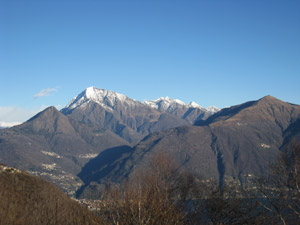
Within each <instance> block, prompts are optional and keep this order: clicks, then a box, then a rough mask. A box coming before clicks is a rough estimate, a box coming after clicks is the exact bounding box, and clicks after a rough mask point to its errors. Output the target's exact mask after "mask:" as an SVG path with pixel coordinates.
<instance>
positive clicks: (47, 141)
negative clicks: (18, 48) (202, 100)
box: [0, 87, 217, 195]
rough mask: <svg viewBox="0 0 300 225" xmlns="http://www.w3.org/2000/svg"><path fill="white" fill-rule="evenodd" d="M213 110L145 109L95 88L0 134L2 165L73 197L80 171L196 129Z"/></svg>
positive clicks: (176, 105) (173, 104)
mask: <svg viewBox="0 0 300 225" xmlns="http://www.w3.org/2000/svg"><path fill="white" fill-rule="evenodd" d="M156 104H157V105H158V106H157V107H155V105H156ZM159 105H160V106H161V105H165V106H167V107H160V106H159ZM171 109H172V110H171ZM214 110H217V109H216V108H213V111H210V110H207V109H204V108H202V107H201V106H198V105H195V104H193V105H192V104H190V105H188V104H184V103H183V102H181V101H179V100H171V99H170V98H165V99H163V98H161V99H160V100H159V101H158V102H157V103H155V101H153V102H151V103H150V102H149V103H142V102H139V101H136V100H134V99H131V98H129V97H127V96H125V95H122V94H118V93H115V92H112V91H108V90H103V89H97V88H94V87H90V88H87V89H86V90H84V91H83V92H82V93H80V94H79V95H78V96H76V97H75V98H74V99H73V100H72V101H71V102H70V103H69V104H68V105H67V106H66V107H65V108H63V109H62V110H61V111H58V110H57V109H56V108H55V107H49V108H47V109H45V110H44V111H42V112H40V113H38V114H37V115H35V116H34V117H33V118H31V119H29V120H28V121H26V122H25V123H23V124H21V125H18V126H14V127H11V128H7V129H2V130H0V162H3V163H5V164H7V165H9V166H13V167H16V168H20V169H23V170H27V171H29V172H31V173H32V174H37V175H42V176H44V177H46V178H48V179H50V180H51V181H52V182H54V183H55V184H57V185H58V186H60V187H61V188H62V189H63V190H64V191H66V192H67V193H69V194H71V195H72V194H74V190H76V189H78V187H80V186H81V185H82V181H81V180H80V179H79V178H78V177H77V174H78V173H79V172H80V171H81V168H82V167H83V166H84V165H85V164H86V163H87V162H88V161H89V160H90V159H92V158H94V157H96V156H97V155H98V154H99V153H101V152H102V151H104V150H106V149H111V148H115V147H118V146H134V145H135V144H136V143H138V142H139V141H140V140H141V139H142V138H144V137H145V136H147V135H148V134H150V133H152V132H158V131H162V130H166V129H169V128H173V127H177V126H182V125H188V124H191V123H193V122H194V121H195V120H196V119H198V118H206V117H208V116H209V115H211V114H213V113H214V112H215V111H214ZM176 111H178V113H176ZM188 115H190V116H188ZM192 115H193V116H192ZM192 117H194V119H191V118H192Z"/></svg>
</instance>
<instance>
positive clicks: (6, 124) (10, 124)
mask: <svg viewBox="0 0 300 225" xmlns="http://www.w3.org/2000/svg"><path fill="white" fill-rule="evenodd" d="M20 124H21V122H4V121H0V127H1V128H9V127H13V126H17V125H20Z"/></svg>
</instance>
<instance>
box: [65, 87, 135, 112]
mask: <svg viewBox="0 0 300 225" xmlns="http://www.w3.org/2000/svg"><path fill="white" fill-rule="evenodd" d="M90 101H93V102H95V103H97V104H99V105H101V106H102V107H104V108H106V109H109V110H112V109H113V107H114V106H115V105H116V103H124V102H126V103H127V104H131V103H133V102H137V101H136V100H134V99H130V98H128V97H127V96H126V95H123V94H119V93H116V92H113V91H109V90H105V89H98V88H95V87H89V88H87V89H85V90H84V91H83V92H81V93H80V94H79V95H78V96H76V97H75V98H73V99H72V101H71V102H70V103H69V104H68V105H67V106H66V107H65V109H75V108H77V107H80V106H83V107H84V104H86V103H88V102H90Z"/></svg>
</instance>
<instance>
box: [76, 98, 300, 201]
mask: <svg viewBox="0 0 300 225" xmlns="http://www.w3.org/2000/svg"><path fill="white" fill-rule="evenodd" d="M299 122H300V106H298V105H293V104H290V103H286V102H283V101H280V100H278V99H276V98H274V97H272V96H266V97H264V98H262V99H259V100H257V101H250V102H246V103H243V104H241V105H237V106H233V107H230V108H225V109H223V110H221V111H219V112H217V113H215V114H214V115H212V116H210V117H209V118H208V119H206V120H205V121H197V122H196V123H195V124H194V125H189V126H181V127H177V128H171V129H168V130H165V131H162V132H158V133H153V134H150V135H149V136H147V137H146V138H144V139H143V140H142V141H141V142H139V143H138V144H137V145H136V146H135V147H133V148H132V149H128V148H127V147H126V148H124V147H122V148H117V149H116V148H114V149H110V150H107V151H105V152H102V153H100V154H99V156H98V157H96V158H94V159H92V160H91V161H90V162H89V163H87V164H86V165H85V166H84V167H83V169H82V171H81V172H80V174H79V177H80V179H81V180H82V181H83V182H84V183H85V185H84V186H83V187H82V188H81V189H80V190H79V191H78V192H77V195H78V196H81V197H82V196H84V197H89V196H90V195H91V193H92V192H93V191H95V190H97V189H101V184H104V183H105V182H106V180H108V179H109V180H111V181H113V182H117V183H120V182H122V179H124V178H128V177H130V176H131V175H132V174H134V172H135V171H137V170H139V169H140V168H145V167H146V166H147V165H148V164H149V161H150V159H151V158H153V157H154V156H155V155H157V154H159V153H161V152H163V153H165V154H167V155H169V156H170V157H172V158H173V159H174V160H175V161H176V162H177V163H178V165H179V169H182V170H185V171H188V172H190V173H192V174H193V175H194V176H196V177H199V178H204V179H214V180H216V181H217V182H219V183H220V184H222V183H224V182H231V181H234V180H235V181H238V182H239V183H241V184H243V185H248V184H249V185H250V184H251V181H252V180H253V179H255V178H256V177H262V176H265V175H267V174H268V169H269V166H270V163H272V162H274V161H275V159H276V157H277V156H278V154H279V153H280V152H281V151H284V150H285V149H286V148H288V146H289V144H290V143H291V142H292V141H297V142H298V143H299V140H300V138H299V137H300V136H299V134H300V133H299V130H300V129H299V124H300V123H299Z"/></svg>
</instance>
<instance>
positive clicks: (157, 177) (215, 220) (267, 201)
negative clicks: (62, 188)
mask: <svg viewBox="0 0 300 225" xmlns="http://www.w3.org/2000/svg"><path fill="white" fill-rule="evenodd" d="M299 173H300V147H299V146H297V147H293V148H291V150H289V151H287V152H286V153H282V155H280V156H279V158H278V160H277V161H276V162H275V163H274V164H273V165H271V172H270V175H269V177H266V178H264V179H260V180H257V183H256V186H255V188H252V189H251V190H250V189H246V188H245V187H241V186H237V185H234V184H226V185H225V186H223V187H219V186H218V185H216V184H214V183H213V182H211V181H207V180H206V181H204V180H202V181H201V180H197V179H195V178H194V177H193V176H191V175H190V174H188V173H184V172H180V171H179V170H178V166H177V165H176V163H174V162H172V160H170V157H169V156H167V155H163V154H160V155H157V156H155V157H154V158H153V159H152V162H151V165H150V168H147V170H144V171H138V172H136V174H135V175H134V176H133V177H132V179H130V180H129V181H127V182H124V183H123V184H122V185H109V186H107V188H106V190H105V191H104V193H103V194H102V198H101V201H99V204H98V206H97V207H98V210H97V214H98V216H99V217H100V218H101V220H102V221H103V223H104V224H124V225H127V224H128V225H129V224H151V225H154V224H166V225H168V224H170V225H171V224H172V225H175V224H178V225H180V224H182V225H184V224H185V225H188V224H191V225H192V224H193V225H197V224H218V225H221V224H300V188H299V187H300V175H299Z"/></svg>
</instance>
